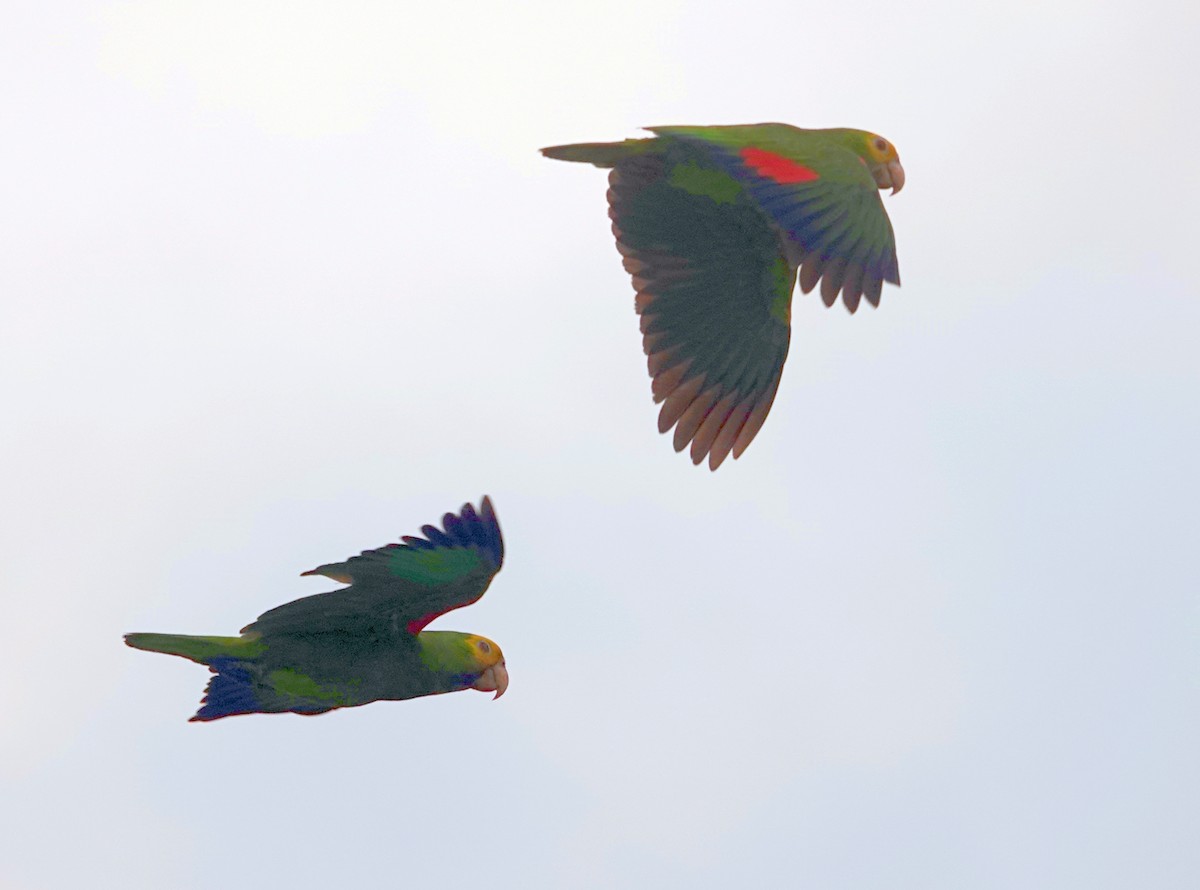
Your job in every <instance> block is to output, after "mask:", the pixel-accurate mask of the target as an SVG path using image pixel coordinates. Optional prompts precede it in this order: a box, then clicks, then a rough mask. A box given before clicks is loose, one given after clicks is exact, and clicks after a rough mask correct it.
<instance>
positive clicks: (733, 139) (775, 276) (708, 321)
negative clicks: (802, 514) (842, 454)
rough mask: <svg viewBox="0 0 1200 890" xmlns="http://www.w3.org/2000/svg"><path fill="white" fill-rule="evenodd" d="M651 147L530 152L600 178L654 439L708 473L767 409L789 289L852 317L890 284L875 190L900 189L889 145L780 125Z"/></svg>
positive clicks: (890, 239)
mask: <svg viewBox="0 0 1200 890" xmlns="http://www.w3.org/2000/svg"><path fill="white" fill-rule="evenodd" d="M651 131H652V132H653V133H654V134H655V136H654V137H653V138H650V139H627V140H625V141H623V142H612V143H581V144H576V145H562V146H556V147H553V148H545V149H542V152H543V154H545V155H546V156H547V157H551V158H555V159H558V160H564V161H576V162H582V163H590V164H594V165H595V166H597V167H604V168H611V171H612V172H611V173H610V174H609V192H608V200H609V216H610V217H611V218H612V220H613V233H614V234H615V235H616V238H617V247H618V250H619V251H620V252H621V255H622V257H623V259H624V263H625V268H626V269H627V270H628V272H629V273H630V274H631V275H632V276H633V284H634V289H635V290H636V291H637V301H636V303H635V307H636V309H637V311H638V312H639V313H640V314H641V316H642V334H643V338H644V340H643V344H644V347H645V351H646V354H647V356H648V362H649V370H650V376H651V377H652V378H653V388H652V389H653V394H654V399H655V401H656V402H663V403H664V404H663V407H662V410H661V412H660V414H659V429H660V431H662V432H666V431H667V430H668V429H670V428H671V427H675V437H674V439H675V442H674V444H675V448H676V450H682V449H683V448H684V447H686V446H687V445H688V443H689V442H690V443H691V456H692V459H693V461H695V462H696V463H699V462H700V461H702V460H703V459H704V458H705V457H706V456H707V457H708V459H709V466H710V467H711V468H712V469H714V470H715V469H716V468H717V467H718V466H719V465H720V464H721V463H722V461H724V460H725V458H726V457H727V456H728V455H729V454H730V453H732V454H733V456H734V457H735V458H736V457H738V456H739V455H740V454H741V453H742V452H743V451H744V450H745V449H746V447H747V446H748V445H749V444H750V442H751V441H752V440H753V439H754V437H755V435H756V434H757V433H758V430H759V428H760V427H761V426H762V423H763V421H764V420H765V419H766V416H767V412H768V411H769V410H770V407H771V404H772V402H773V400H774V398H775V393H776V390H777V389H778V386H779V379H780V374H781V372H782V370H783V364H784V361H785V359H786V357H787V351H788V343H789V339H790V324H791V299H792V291H793V288H794V286H795V283H796V281H797V278H799V281H800V284H801V288H802V290H803V291H804V292H805V293H807V292H809V291H810V290H812V289H813V288H814V287H816V286H817V284H818V283H819V284H820V285H821V296H822V298H823V299H824V301H825V303H826V304H827V305H832V304H833V302H834V301H835V300H836V299H837V297H838V295H839V294H840V295H841V296H842V299H843V301H844V302H845V304H846V306H847V308H848V309H849V310H850V311H851V312H854V311H855V310H856V309H857V308H858V305H859V301H860V300H861V299H862V298H863V297H866V299H867V300H868V301H869V302H871V303H873V304H876V305H877V304H878V302H879V298H880V293H881V290H882V285H883V282H884V281H889V282H892V283H894V284H899V281H900V276H899V268H898V265H897V263H896V252H895V239H894V236H893V234H892V228H891V223H890V222H889V221H888V218H887V214H886V212H885V211H884V209H883V204H882V202H881V201H880V199H879V194H878V189H880V188H885V187H891V188H893V189H894V190H899V188H900V187H901V186H902V185H903V184H904V171H903V168H902V167H901V166H900V162H899V158H898V156H897V155H896V151H895V148H893V147H892V146H891V145H890V143H888V142H887V141H886V140H884V139H882V138H881V137H879V136H875V135H874V134H871V133H867V132H865V131H862V130H850V129H831V130H801V129H798V128H796V127H791V126H788V125H786V124H754V125H747V126H722V127H653V128H651Z"/></svg>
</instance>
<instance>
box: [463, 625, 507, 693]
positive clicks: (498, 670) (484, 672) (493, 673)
mask: <svg viewBox="0 0 1200 890" xmlns="http://www.w3.org/2000/svg"><path fill="white" fill-rule="evenodd" d="M467 643H468V644H469V645H470V647H471V654H472V656H473V658H474V659H475V664H476V667H477V668H478V670H479V679H477V680H476V681H475V682H474V683H472V684H471V688H472V689H478V690H479V691H480V692H494V693H496V694H495V696H493V698H499V697H500V696H502V695H504V690H506V689H508V669H507V668H506V667H505V666H504V653H503V652H501V651H500V647H499V646H497V645H496V644H495V643H493V642H492V641H491V640H489V639H487V638H485V637H480V636H476V635H475V634H468V635H467Z"/></svg>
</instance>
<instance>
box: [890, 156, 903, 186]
mask: <svg viewBox="0 0 1200 890" xmlns="http://www.w3.org/2000/svg"><path fill="white" fill-rule="evenodd" d="M887 169H888V173H889V174H890V175H891V180H892V182H891V186H892V194H893V195H894V194H896V192H898V191H900V189H902V188H904V168H903V167H901V166H900V159H899V158H896V160H894V161H888V165H887Z"/></svg>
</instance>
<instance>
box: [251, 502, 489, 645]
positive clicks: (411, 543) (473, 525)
mask: <svg viewBox="0 0 1200 890" xmlns="http://www.w3.org/2000/svg"><path fill="white" fill-rule="evenodd" d="M442 524H443V526H444V530H442V529H438V528H436V527H434V526H432V525H426V526H423V527H422V529H421V533H422V534H423V535H424V536H425V537H423V538H418V537H411V536H407V535H406V536H405V537H404V538H403V539H402V540H403V541H404V543H402V544H388V545H386V546H384V547H380V548H379V549H377V550H366V551H364V552H363V553H362V554H361V555H359V556H352V557H351V558H350V559H348V560H346V561H345V562H337V563H329V564H327V565H323V566H318V567H317V568H315V569H312V570H311V571H308V572H304V574H305V575H324V576H326V577H327V578H332V579H334V580H335V581H341V582H342V583H344V584H349V585H350V586H349V587H348V588H345V589H343V590H337V591H333V592H330V593H319V594H316V595H314V596H306V597H303V598H302V599H298V600H294V601H293V602H290V603H285V604H284V605H282V606H278V607H276V608H274V609H271V610H270V611H269V612H264V613H263V614H262V615H260V616H259V617H258V620H257V621H255V622H254V623H253V624H250V625H248V626H246V627H244V628H242V632H243V633H247V632H251V633H258V634H262V635H263V636H264V637H270V636H273V635H280V634H315V633H343V634H349V635H352V636H358V637H369V636H378V637H388V638H395V637H397V636H399V635H401V634H404V633H408V634H417V633H420V631H421V629H422V628H423V627H425V625H427V624H428V623H429V622H430V621H432V620H433V619H434V618H437V617H438V616H439V615H442V614H444V613H446V612H449V611H450V610H452V609H457V608H460V607H462V606H467V605H470V604H471V603H473V602H475V601H476V600H477V599H479V598H480V597H481V596H483V594H484V591H486V590H487V588H488V585H489V584H490V583H491V581H492V578H493V577H494V576H495V574H496V573H497V572H498V571H500V567H501V565H502V564H503V562H504V540H503V538H502V537H501V535H500V525H499V524H498V523H497V521H496V513H495V511H494V510H493V508H492V502H491V499H490V498H487V497H485V498H484V499H483V503H482V504H481V505H480V509H479V512H478V513H476V511H475V509H474V508H473V507H472V506H471V505H470V504H464V505H463V508H462V512H461V514H460V515H458V516H455V515H454V514H453V513H447V514H446V515H445V516H444V517H443V519H442Z"/></svg>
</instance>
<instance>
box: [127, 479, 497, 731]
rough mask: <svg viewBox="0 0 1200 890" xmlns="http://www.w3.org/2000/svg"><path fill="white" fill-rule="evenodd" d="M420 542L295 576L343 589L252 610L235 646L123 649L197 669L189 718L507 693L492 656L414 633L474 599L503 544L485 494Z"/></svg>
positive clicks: (205, 643)
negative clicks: (198, 693)
mask: <svg viewBox="0 0 1200 890" xmlns="http://www.w3.org/2000/svg"><path fill="white" fill-rule="evenodd" d="M442 525H443V528H444V531H443V530H440V529H438V528H436V527H434V526H432V525H426V526H423V527H422V528H421V532H422V534H423V535H424V537H423V538H420V537H411V536H408V535H406V536H404V538H403V539H402V540H403V541H404V543H403V544H388V545H386V546H384V547H380V548H379V549H378V550H366V551H364V552H363V553H362V554H361V555H360V556H352V557H350V558H349V559H348V560H346V561H345V562H336V563H329V564H327V565H323V566H318V567H317V568H315V569H313V570H311V571H308V572H304V573H303V574H305V575H324V576H325V577H327V578H332V579H333V580H335V581H339V582H341V583H342V584H349V585H350V586H349V587H346V588H342V589H339V590H335V591H331V592H330V593H318V594H316V595H314V596H306V597H303V598H302V599H298V600H293V601H292V602H290V603H285V604H284V605H282V606H278V607H276V608H274V609H271V610H270V611H269V612H264V613H263V614H262V615H259V616H258V620H257V621H255V622H254V623H253V624H250V625H247V626H246V627H244V628H242V630H241V636H237V637H202V636H186V635H184V634H152V633H132V634H126V635H125V642H126V643H127V644H128V645H130V646H132V647H133V648H135V649H145V650H146V651H148V652H165V653H166V654H168V655H179V656H181V657H183V658H188V659H191V660H192V661H195V662H197V663H199V664H204V665H208V668H209V670H211V671H212V672H213V674H214V676H213V677H212V678H211V679H210V680H209V682H208V688H207V689H206V690H205V694H204V699H203V700H202V702H201V706H200V710H199V711H197V712H196V715H195V716H194V717H192V718H191V719H192V720H193V721H197V720H199V721H205V720H217V719H219V718H221V717H229V716H232V715H234V714H274V713H279V712H283V711H291V712H293V713H296V714H322V713H324V712H326V711H332V710H334V709H335V708H349V707H355V706H357V705H365V704H368V703H369V702H373V701H384V700H387V701H395V700H399V699H406V698H416V697H418V696H421V695H436V694H438V693H441V692H457V691H458V690H460V689H478V690H480V691H481V692H495V693H496V695H495V697H496V698H499V697H500V696H501V695H503V694H504V690H505V689H507V688H508V671H507V669H506V668H505V666H504V655H503V654H502V653H501V652H500V647H499V646H497V645H496V644H495V643H493V642H492V641H491V640H488V639H485V638H484V637H480V636H476V635H475V634H467V633H458V632H456V631H447V630H424V628H425V626H426V625H427V624H429V622H431V621H433V619H435V618H437V617H438V616H439V615H442V614H444V613H446V612H449V611H450V610H451V609H458V608H461V607H462V606H467V605H470V604H471V603H473V602H475V601H476V600H478V599H479V598H480V597H481V596H483V593H484V591H485V590H487V588H488V585H489V584H490V583H491V581H492V578H493V577H494V576H495V574H496V573H497V572H498V571H500V566H501V565H502V564H503V562H504V540H503V539H502V538H501V536H500V526H499V524H498V523H497V522H496V513H495V511H494V510H493V509H492V502H491V499H489V498H487V497H485V498H484V499H483V503H482V504H481V505H480V508H479V511H478V512H476V511H475V509H474V508H473V507H472V506H471V505H470V504H464V505H463V508H462V511H461V513H460V514H459V515H458V516H455V515H454V514H453V513H447V514H446V515H445V516H444V517H443V519H442Z"/></svg>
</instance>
